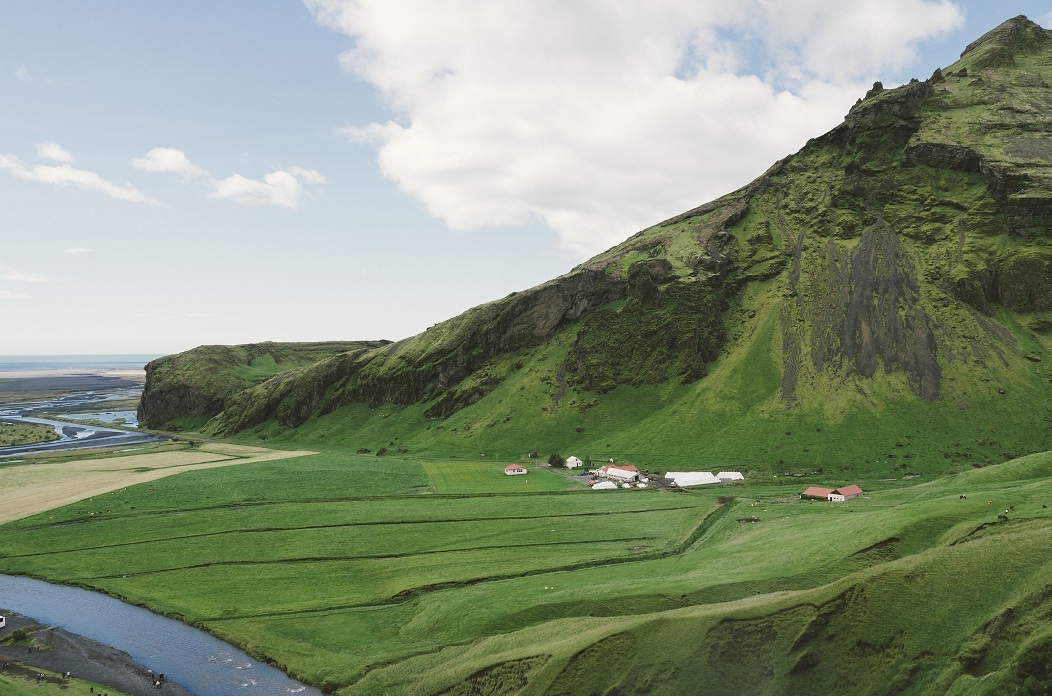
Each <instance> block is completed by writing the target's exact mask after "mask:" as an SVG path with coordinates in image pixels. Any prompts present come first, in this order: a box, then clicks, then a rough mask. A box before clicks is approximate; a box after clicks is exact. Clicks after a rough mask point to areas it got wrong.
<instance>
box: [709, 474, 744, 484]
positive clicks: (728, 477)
mask: <svg viewBox="0 0 1052 696" xmlns="http://www.w3.org/2000/svg"><path fill="white" fill-rule="evenodd" d="M716 478H718V479H719V480H720V482H721V483H727V482H728V481H744V480H745V476H744V475H743V474H742V472H740V471H721V472H720V473H718V474H716Z"/></svg>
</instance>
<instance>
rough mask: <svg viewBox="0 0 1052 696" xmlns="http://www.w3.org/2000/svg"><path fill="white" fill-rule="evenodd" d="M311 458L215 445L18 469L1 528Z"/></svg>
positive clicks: (10, 479) (6, 494)
mask: <svg viewBox="0 0 1052 696" xmlns="http://www.w3.org/2000/svg"><path fill="white" fill-rule="evenodd" d="M306 454H313V453H312V452H308V451H280V450H271V449H265V448H263V447H247V446H242V445H230V444H221V443H209V444H204V445H201V447H200V448H197V449H185V450H176V451H168V452H152V453H146V454H133V455H127V456H107V457H95V458H91V457H85V458H83V459H76V460H73V461H62V462H47V463H39V464H38V463H34V462H33V461H26V462H23V463H19V464H12V465H8V466H5V467H4V468H3V475H2V476H0V524H3V523H6V522H12V521H14V520H18V519H21V518H23V517H28V516H30V515H35V514H38V513H41V512H45V511H47V510H51V509H53V508H57V507H61V506H63V505H69V504H70V503H75V502H77V501H78V500H84V499H85V498H90V497H93V496H97V495H103V494H105V493H110V492H112V491H116V490H118V489H121V488H125V487H127V486H132V485H135V484H138V483H146V482H148V481H155V480H157V479H160V478H164V477H166V476H171V475H173V474H180V473H183V472H185V471H194V470H197V469H210V468H214V467H220V466H231V465H234V464H248V463H255V462H266V461H272V460H276V459H287V458H289V457H300V456H303V455H306Z"/></svg>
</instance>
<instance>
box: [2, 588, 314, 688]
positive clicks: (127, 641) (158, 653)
mask: <svg viewBox="0 0 1052 696" xmlns="http://www.w3.org/2000/svg"><path fill="white" fill-rule="evenodd" d="M0 606H2V607H3V608H4V609H7V610H10V611H14V612H17V613H19V614H22V615H24V616H31V617H33V618H34V619H36V620H37V621H39V622H41V623H46V624H51V625H54V626H59V627H61V628H63V629H65V630H67V631H69V632H71V633H76V634H78V635H81V636H84V637H86V638H91V639H92V640H95V641H98V642H99V643H104V644H106V645H110V646H112V647H114V648H117V649H118V650H123V651H124V652H126V653H128V654H129V655H131V657H132V659H134V660H135V661H136V662H138V663H139V664H141V665H143V666H145V667H148V668H149V669H152V670H153V671H154V672H162V673H164V674H165V675H166V676H167V677H168V678H169V679H170V680H171V681H174V682H176V683H178V684H180V685H181V686H183V687H184V688H185V689H187V690H188V691H190V692H191V693H193V694H208V696H234V695H235V694H237V695H241V696H245V695H246V694H247V695H252V694H255V695H261V696H262V695H265V696H271V695H272V694H286V693H288V694H302V695H303V696H321V691H319V690H318V689H315V688H314V687H310V686H305V685H303V684H301V683H299V682H297V681H295V680H293V679H290V678H289V676H288V675H287V674H285V673H284V672H282V671H281V670H279V669H276V668H274V667H271V666H270V665H266V664H260V663H257V662H256V661H255V660H254V659H253V658H251V657H249V656H248V655H246V654H245V653H244V652H242V651H241V650H239V649H237V648H235V647H234V646H232V645H230V644H228V643H224V642H223V641H221V640H219V639H218V638H216V637H214V636H212V635H209V634H208V633H205V632H204V631H200V630H198V629H196V628H191V627H190V626H187V625H186V624H183V623H180V622H178V621H176V620H174V619H169V618H166V617H163V616H158V615H157V614H154V613H152V612H150V611H148V610H146V609H143V608H141V607H135V606H132V605H130V604H125V603H124V602H121V601H120V600H117V599H114V598H112V597H108V596H106V595H104V594H101V593H98V592H91V591H88V590H83V589H80V588H76V587H66V586H63V585H52V584H50V583H46V582H42V581H40V580H32V579H30V578H23V577H17V576H12V575H0Z"/></svg>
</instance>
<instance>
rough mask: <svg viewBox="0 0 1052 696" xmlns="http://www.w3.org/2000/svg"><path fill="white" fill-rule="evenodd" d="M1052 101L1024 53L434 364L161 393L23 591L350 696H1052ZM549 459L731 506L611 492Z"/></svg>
mask: <svg viewBox="0 0 1052 696" xmlns="http://www.w3.org/2000/svg"><path fill="white" fill-rule="evenodd" d="M1050 85H1052V31H1049V30H1045V29H1042V28H1041V27H1040V26H1038V25H1036V24H1034V23H1032V22H1030V21H1029V20H1027V19H1026V18H1025V17H1016V18H1015V19H1012V20H1009V21H1007V22H1005V23H1004V24H1002V25H1000V26H998V27H997V28H995V29H993V30H992V31H990V32H989V33H987V34H986V35H985V36H983V37H981V38H980V39H979V40H977V41H975V42H974V43H972V44H970V45H969V46H968V47H967V48H966V49H965V51H964V52H963V53H962V55H961V58H960V60H959V61H957V62H956V63H954V64H952V65H950V66H946V67H945V68H942V69H940V70H937V71H935V73H934V74H933V75H932V76H931V77H930V78H928V79H925V80H913V81H912V82H910V83H907V84H904V85H902V86H899V87H896V88H887V89H885V88H884V87H883V85H881V84H880V83H876V84H874V86H873V88H872V89H871V90H870V91H869V92H868V93H867V94H866V95H865V96H864V97H863V98H861V99H859V101H858V103H856V104H855V105H854V106H853V107H852V108H851V109H850V111H849V113H848V114H847V115H846V117H845V119H844V121H843V123H841V124H840V125H839V126H837V127H836V128H834V129H833V130H831V131H830V132H828V133H826V134H825V135H822V136H820V137H818V138H814V139H813V140H811V141H809V142H808V143H807V144H806V145H805V146H804V147H803V148H802V149H801V150H800V151H799V152H797V153H796V154H793V155H791V156H789V157H786V158H785V159H783V160H781V161H779V162H777V163H775V164H774V165H773V166H772V167H771V168H770V169H769V170H768V171H766V172H765V173H763V174H762V175H761V176H760V177H759V178H757V179H756V180H755V181H753V182H752V183H750V184H749V185H747V186H745V187H743V188H741V189H739V190H738V191H734V192H732V193H730V194H728V195H726V196H724V197H722V198H719V199H717V200H715V201H712V202H709V203H706V204H704V205H701V206H699V207H697V208H695V209H693V210H690V211H687V212H685V213H683V214H681V215H678V216H676V217H673V218H671V219H669V220H666V221H664V222H661V223H659V224H656V225H654V226H652V227H649V228H647V229H644V230H642V231H640V232H639V233H638V234H636V235H634V236H632V237H631V238H629V239H627V240H626V241H624V242H623V243H622V244H619V245H618V246H616V247H614V248H612V249H610V250H608V251H606V252H604V253H602V254H599V255H598V256H596V257H594V258H592V259H589V260H587V261H585V262H584V263H582V264H581V265H579V266H578V267H576V268H574V269H572V270H571V271H570V272H568V273H566V274H565V275H563V276H560V277H558V278H555V279H553V280H550V281H548V282H546V283H543V284H541V285H538V286H536V287H534V288H530V289H527V290H524V291H521V292H514V293H511V294H509V295H508V296H506V297H503V298H501V299H498V300H494V301H493V302H489V303H487V304H484V305H481V306H478V307H475V308H473V309H470V310H468V311H466V312H464V313H463V314H461V315H459V316H456V317H453V318H451V319H448V320H446V321H442V322H440V323H438V324H435V325H434V326H432V327H431V328H429V329H428V330H426V331H424V332H422V333H420V334H418V335H416V336H412V337H409V338H406V339H404V340H400V341H396V342H391V341H386V340H382V341H380V340H377V341H348V342H330V343H316V344H312V343H259V344H248V345H241V346H202V347H199V348H196V349H194V350H190V351H187V352H184V353H180V354H177V355H172V356H167V357H165V358H160V359H158V360H155V361H153V362H151V363H150V364H149V365H148V366H147V382H146V386H145V390H144V393H143V398H142V401H141V405H140V408H139V419H140V421H141V422H142V423H143V424H144V425H145V426H146V427H147V428H148V429H151V430H155V431H158V432H163V433H166V434H168V435H171V436H173V437H175V438H177V441H176V442H175V443H170V444H168V445H165V446H164V448H158V449H157V450H156V451H151V452H145V453H142V454H141V456H142V457H143V461H144V462H146V463H144V464H143V465H142V466H141V467H139V466H137V467H136V468H135V470H136V471H138V473H144V474H145V473H149V474H150V478H149V480H145V479H139V480H143V481H144V482H142V483H137V485H129V486H128V487H126V488H122V487H121V484H115V483H113V482H112V481H111V480H109V479H106V481H105V484H106V486H105V487H104V488H100V489H98V490H99V491H100V492H99V493H98V494H97V495H93V496H92V497H88V498H84V499H82V500H79V502H74V503H72V504H69V505H65V506H61V507H55V509H50V510H48V511H47V512H44V513H41V514H33V515H32V516H26V517H22V518H21V519H15V516H14V515H13V516H11V517H9V518H8V519H11V520H14V521H10V522H8V523H7V524H4V525H0V572H2V573H9V574H21V575H28V576H33V577H37V578H41V579H46V580H49V581H54V582H60V583H69V584H74V585H79V586H83V587H86V588H92V589H96V590H100V591H103V592H105V593H108V594H110V595H113V596H115V597H118V598H121V599H123V600H126V601H128V602H131V603H134V604H139V605H143V606H146V607H148V608H150V609H152V610H154V611H156V612H159V613H163V614H166V615H169V616H173V617H177V618H179V619H181V620H183V621H185V622H188V623H191V624H194V625H196V626H199V627H202V628H204V629H206V630H207V631H209V632H211V633H213V634H215V635H217V636H219V637H221V638H223V639H225V640H227V641H229V642H231V643H234V644H236V645H238V646H241V647H243V648H244V649H245V650H247V651H249V652H250V653H251V654H253V655H255V656H256V657H257V658H258V659H260V660H266V661H268V662H271V663H273V664H276V665H278V666H280V667H281V668H282V669H285V670H287V671H288V672H289V673H290V674H291V675H293V676H294V677H296V678H298V679H301V680H304V681H307V682H309V683H311V684H314V685H318V686H319V687H321V688H322V689H323V690H324V691H325V692H328V693H338V694H341V695H342V696H351V695H364V694H377V695H380V694H383V695H387V694H419V695H436V696H437V695H442V696H469V695H470V696H498V695H511V694H519V695H521V696H538V695H540V694H566V695H571V694H572V695H574V696H591V695H593V694H594V695H595V696H613V695H615V694H616V695H627V694H670V695H671V694H683V693H704V694H717V695H718V694H727V695H728V696H732V695H733V696H741V695H746V696H747V695H753V694H755V695H756V696H760V695H771V694H801V695H804V694H843V695H845V696H847V695H852V696H853V695H855V694H896V695H898V694H915V695H922V694H923V695H931V696H935V695H943V694H957V695H969V696H971V695H990V696H993V695H994V694H997V695H998V696H1000V695H1001V694H1004V693H1011V694H1048V693H1052V691H1050V689H1052V686H1050V685H1052V623H1050V621H1049V619H1050V618H1052V560H1049V559H1050V558H1052V509H1050V506H1052V130H1050V129H1049V127H1048V124H1049V123H1050V122H1052V86H1050ZM246 447H251V448H253V449H246ZM263 448H266V449H267V451H262V452H261V450H262V449H263ZM162 449H163V450H164V456H165V457H167V458H168V459H165V460H159V459H157V458H156V457H154V456H153V455H154V454H156V453H158V452H161V451H162ZM271 450H272V451H271ZM268 452H269V453H268ZM549 454H560V455H567V456H568V455H571V454H572V455H576V456H578V457H580V458H582V459H584V460H586V461H588V462H590V463H606V462H616V463H619V464H620V463H623V464H634V465H636V466H638V467H640V468H641V469H644V468H645V469H649V470H650V472H651V473H656V472H668V471H702V470H710V471H713V472H716V471H720V470H724V471H727V470H733V471H740V472H742V473H743V474H744V481H735V482H733V483H731V482H725V483H722V484H719V485H711V486H697V487H692V488H679V489H677V488H671V489H666V488H663V487H661V488H659V487H658V486H652V487H650V488H646V489H642V488H633V489H618V490H611V491H595V490H590V489H589V488H588V486H587V485H586V484H585V483H582V482H579V481H577V480H574V479H573V478H572V477H570V476H564V475H562V474H561V473H559V472H555V471H552V470H549V469H548V468H547V467H546V466H542V465H540V462H544V461H546V460H547V459H548V457H549ZM284 455H288V456H287V458H286V457H285V456H284ZM293 455H295V456H293ZM111 456H112V457H113V459H107V460H102V461H101V462H100V464H99V466H101V467H102V468H104V469H105V474H107V475H109V474H111V473H113V471H112V470H115V469H117V468H118V466H119V464H120V461H119V460H120V457H121V456H123V454H122V453H112V454H111ZM135 456H140V455H135ZM239 457H243V459H238V458H239ZM88 461H90V460H88ZM97 461H98V460H97ZM135 461H136V462H138V461H139V460H135ZM167 462H171V464H168V463H167ZM126 463H127V462H126ZM34 464H35V460H32V459H31V460H30V461H29V462H28V463H23V464H22V465H23V466H26V467H29V466H32V465H34ZM62 464H63V468H58V469H56V471H58V472H60V473H62V472H66V473H68V472H70V471H79V470H80V469H81V468H85V469H86V468H88V467H86V466H85V467H81V466H80V463H79V462H74V461H69V462H66V461H64V462H62ZM67 464H68V465H69V466H65V465H67ZM191 464H193V465H194V466H195V467H196V466H197V465H200V466H209V467H212V466H213V465H214V467H215V468H207V469H205V468H200V469H196V468H195V470H189V467H190V466H191ZM508 464H519V465H523V466H525V467H527V468H528V469H529V472H528V474H526V475H516V476H507V475H505V474H504V471H503V468H504V467H505V466H506V465H508ZM149 465H152V466H154V467H155V468H158V469H160V468H167V467H176V466H179V467H184V466H185V467H186V469H185V470H182V473H179V474H178V475H166V474H168V473H171V472H169V471H164V472H159V473H156V475H154V472H153V471H152V470H151V469H150V468H149ZM220 465H222V466H220ZM40 471H42V472H43V471H44V470H43V469H41V470H40ZM45 473H46V472H45ZM117 473H118V474H119V473H120V472H117ZM96 474H97V475H98V476H102V474H101V473H98V472H96ZM126 475H128V476H130V475H131V474H130V473H127V474H126ZM655 478H656V476H655ZM851 484H856V485H858V486H861V488H862V489H863V490H864V491H865V494H864V495H862V496H861V497H857V498H854V499H851V500H847V501H844V502H826V501H812V500H804V499H802V498H801V495H800V494H801V492H802V491H803V490H804V489H805V488H807V487H809V486H821V487H825V486H828V487H834V486H848V485H851ZM2 485H3V484H2V482H0V487H2ZM10 485H12V486H13V484H10ZM67 488H74V489H76V488H77V484H76V482H75V481H74V482H72V483H69V484H68V486H67ZM78 490H79V489H78ZM80 494H81V495H83V494H82V493H80ZM75 499H76V498H75V497H74V498H64V499H63V500H75ZM35 502H37V503H39V501H35ZM50 504H52V505H57V503H50ZM41 509H43V508H41V507H34V508H33V510H34V511H39V510H41ZM23 514H27V513H23Z"/></svg>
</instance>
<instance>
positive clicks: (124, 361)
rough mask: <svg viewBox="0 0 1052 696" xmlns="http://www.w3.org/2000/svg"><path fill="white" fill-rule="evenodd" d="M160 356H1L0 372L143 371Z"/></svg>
mask: <svg viewBox="0 0 1052 696" xmlns="http://www.w3.org/2000/svg"><path fill="white" fill-rule="evenodd" d="M159 357H161V356H160V355H148V354H131V355H119V354H118V355H0V372H7V371H24V370H68V369H77V368H82V369H85V370H141V369H142V368H143V367H145V366H146V363H148V362H150V361H151V360H154V359H155V358H159Z"/></svg>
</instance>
